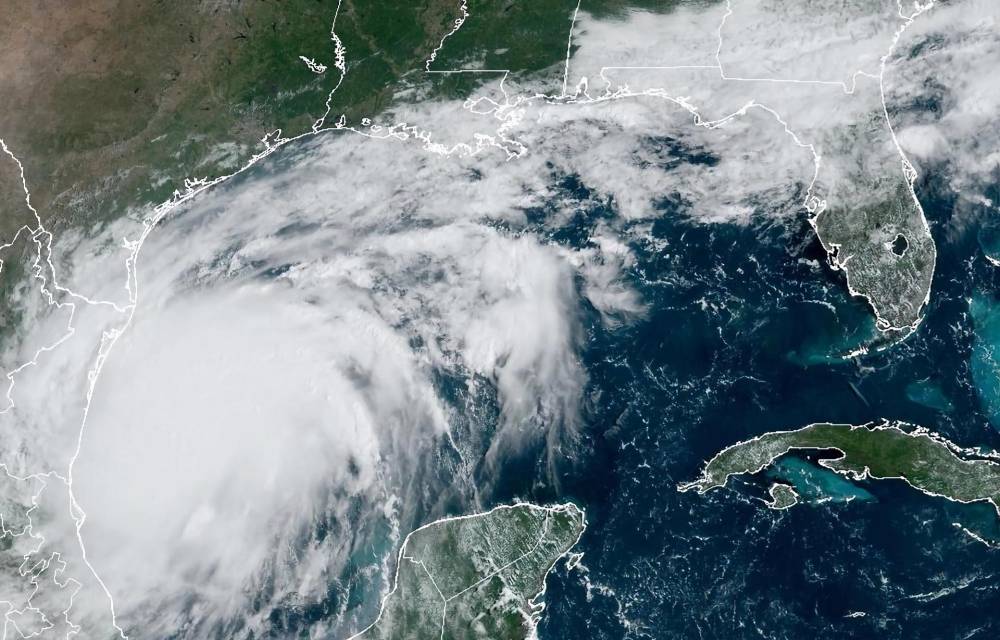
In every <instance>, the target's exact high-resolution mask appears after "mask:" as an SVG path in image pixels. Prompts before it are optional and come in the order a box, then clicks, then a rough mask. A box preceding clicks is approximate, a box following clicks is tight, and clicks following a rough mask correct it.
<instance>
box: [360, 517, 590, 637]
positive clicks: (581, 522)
mask: <svg viewBox="0 0 1000 640" xmlns="http://www.w3.org/2000/svg"><path fill="white" fill-rule="evenodd" d="M585 528H586V520H585V517H584V513H583V511H581V510H580V509H579V508H578V507H577V506H575V505H573V504H562V505H556V506H545V507H543V506H539V505H535V504H530V503H518V504H514V505H504V506H500V507H496V508H494V509H492V510H490V511H488V512H486V513H480V514H475V515H470V516H460V517H453V518H443V519H441V520H437V521H434V522H432V523H430V524H427V525H424V526H422V527H420V528H419V529H416V530H415V531H413V532H412V533H410V535H408V536H407V537H406V539H405V540H404V541H403V545H402V547H401V549H400V551H399V557H398V562H397V567H396V576H395V581H394V584H393V587H392V590H391V591H390V592H389V594H388V595H386V597H385V598H384V599H383V601H382V607H381V610H380V612H379V615H378V618H377V619H376V620H375V622H374V623H372V625H371V626H369V627H368V628H366V629H364V630H362V631H361V632H359V633H358V634H356V635H354V636H352V640H353V639H354V638H358V639H360V638H364V639H365V640H376V639H382V638H385V639H392V640H397V639H399V640H401V639H405V638H413V639H414V640H430V639H432V638H434V639H437V638H449V639H460V638H492V639H495V640H515V639H517V640H523V639H525V638H529V637H532V636H533V635H534V632H535V627H536V625H537V623H538V620H539V619H540V617H541V613H542V610H543V608H544V605H543V604H542V603H541V602H539V599H540V597H541V596H542V595H543V594H544V593H545V578H546V576H547V575H548V573H549V571H551V569H552V567H553V566H554V565H555V563H556V562H557V561H558V560H559V559H560V558H562V557H564V556H566V554H568V553H569V551H570V549H572V548H573V546H574V545H576V543H577V541H579V539H580V536H581V535H583V531H584V529H585Z"/></svg>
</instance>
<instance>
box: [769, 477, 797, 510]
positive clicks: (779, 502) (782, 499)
mask: <svg viewBox="0 0 1000 640" xmlns="http://www.w3.org/2000/svg"><path fill="white" fill-rule="evenodd" d="M768 495H770V496H771V500H770V501H769V502H768V503H767V506H769V507H771V508H772V509H775V510H778V511H780V510H782V509H788V508H789V507H794V506H795V505H797V504H798V503H799V494H798V493H796V492H795V489H793V488H792V487H791V486H789V485H787V484H784V483H782V482H775V483H774V484H772V485H771V488H770V489H769V490H768Z"/></svg>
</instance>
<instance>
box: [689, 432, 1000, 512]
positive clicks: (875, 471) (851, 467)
mask: <svg viewBox="0 0 1000 640" xmlns="http://www.w3.org/2000/svg"><path fill="white" fill-rule="evenodd" d="M828 449H829V450H834V451H837V452H839V453H840V456H839V457H836V458H828V459H824V460H821V461H820V464H821V465H822V466H824V467H826V468H828V469H832V470H833V471H836V472H838V473H842V474H844V475H846V476H848V477H850V478H852V479H863V478H873V479H887V478H898V479H901V480H904V481H906V482H907V483H909V484H910V485H911V486H913V487H914V488H916V489H919V490H920V491H923V492H924V493H928V494H932V495H936V496H942V497H944V498H948V499H949V500H954V501H957V502H988V503H990V504H991V505H993V507H994V509H996V510H997V511H998V514H1000V464H998V463H997V462H996V461H995V460H993V459H990V458H987V457H985V456H974V455H971V454H970V452H967V451H964V450H962V449H959V448H958V447H956V446H955V445H953V444H952V443H950V442H948V441H947V440H945V439H944V438H941V437H940V436H937V435H935V434H932V433H930V432H928V431H927V430H925V429H920V428H913V427H911V426H910V425H907V424H905V423H898V422H897V423H890V422H882V423H877V424H876V423H871V424H865V425H859V426H855V425H847V424H826V423H823V424H813V425H809V426H807V427H803V428H801V429H798V430H796V431H775V432H772V433H766V434H764V435H762V436H758V437H757V438H754V439H752V440H747V441H745V442H739V443H737V444H734V445H732V446H729V447H727V448H725V449H723V450H722V451H720V452H719V453H718V454H716V456H715V457H714V458H712V459H711V460H709V461H708V463H706V464H705V468H704V469H703V470H702V472H701V475H700V476H699V477H698V478H697V479H695V480H694V481H692V482H688V483H685V484H682V485H681V486H680V487H679V489H680V490H681V491H697V492H698V493H702V494H703V493H705V492H707V491H711V490H712V489H717V488H719V487H722V486H725V484H726V481H727V480H728V479H729V477H730V476H734V475H742V474H752V473H757V472H759V471H761V470H763V469H764V468H765V467H767V466H769V465H771V464H772V463H774V462H775V461H776V460H777V459H778V458H780V457H782V456H784V455H786V454H788V453H790V452H794V451H797V450H819V451H822V450H828Z"/></svg>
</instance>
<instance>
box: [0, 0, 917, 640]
mask: <svg viewBox="0 0 1000 640" xmlns="http://www.w3.org/2000/svg"><path fill="white" fill-rule="evenodd" d="M341 3H342V0H341V2H338V5H337V9H336V12H335V15H334V20H333V22H332V24H331V27H330V39H331V42H332V44H333V46H334V58H335V61H334V63H333V64H334V66H335V67H336V68H337V69H338V71H339V72H340V78H339V79H338V82H337V84H336V85H335V87H334V88H333V89H332V90H331V91H330V93H329V94H328V96H327V99H326V104H325V106H326V110H325V112H324V114H323V115H322V116H321V117H320V118H319V119H317V121H316V122H315V123H314V124H313V125H312V127H311V129H310V131H308V132H305V133H302V134H299V135H296V136H293V137H289V138H286V137H283V136H282V131H281V129H276V130H275V131H273V132H271V133H270V134H267V135H265V136H264V137H263V138H262V139H261V145H262V147H263V148H262V149H261V151H259V152H258V153H256V154H254V155H253V156H251V158H250V159H249V160H247V161H246V163H245V164H244V165H243V166H242V167H240V168H239V169H237V170H236V171H234V172H232V173H230V174H226V175H220V176H217V177H215V178H212V179H209V178H188V179H185V180H184V189H183V190H177V191H175V192H174V193H173V195H172V196H171V197H170V198H168V199H167V200H166V201H164V202H162V203H160V204H159V205H157V206H156V207H155V208H154V209H153V213H152V215H151V216H149V217H148V218H146V219H145V220H144V221H143V225H144V226H143V230H142V231H141V232H140V235H139V237H138V238H137V239H135V240H129V239H127V238H125V239H124V240H123V246H124V247H125V248H126V249H128V250H129V256H128V258H126V260H125V264H126V270H127V273H128V275H127V277H126V283H125V288H126V290H127V292H128V297H129V304H128V305H126V306H124V307H121V306H119V305H117V304H116V303H113V302H110V301H103V300H97V301H95V300H90V299H88V298H86V297H84V296H81V295H80V294H78V293H75V292H73V291H70V290H68V289H65V288H63V287H60V286H59V285H58V282H57V280H56V276H55V273H56V271H55V267H54V265H53V264H52V260H51V242H52V236H51V234H50V233H49V232H48V231H46V230H45V229H44V227H43V226H42V224H41V218H40V216H39V215H38V212H37V211H35V209H34V207H33V206H32V205H31V202H30V199H31V198H30V192H29V190H28V187H27V181H26V179H25V177H24V169H23V165H21V162H20V160H19V159H18V158H17V157H16V156H15V155H14V153H12V152H11V151H10V149H9V148H8V147H7V145H6V143H5V142H3V140H2V139H0V143H2V148H3V151H4V152H5V153H6V154H7V155H8V156H10V157H11V158H12V159H13V160H14V161H15V162H16V163H17V164H18V166H19V168H20V172H21V182H22V187H23V189H24V192H25V202H26V204H27V206H28V208H29V209H30V210H31V211H32V213H33V214H34V215H35V217H36V221H37V223H38V227H37V228H36V229H34V230H31V229H28V231H29V232H31V233H32V235H33V237H34V238H35V241H36V244H39V241H38V240H37V238H38V237H40V236H44V237H46V242H45V250H46V256H45V262H46V264H47V267H48V274H43V273H42V272H41V271H40V270H38V269H37V267H38V266H39V265H38V260H36V262H35V265H34V267H35V268H36V272H35V274H34V276H35V277H36V278H38V279H41V280H42V281H43V285H42V286H41V291H42V293H43V294H44V295H46V296H49V300H50V304H51V305H55V306H56V307H57V308H61V307H62V306H63V305H69V306H70V309H71V316H70V320H69V322H68V325H67V333H66V334H65V335H64V336H63V337H62V338H61V339H60V340H59V341H57V342H56V343H55V344H53V345H49V346H48V347H43V348H42V349H40V350H39V351H38V352H37V353H36V354H35V358H33V359H32V360H31V361H29V362H27V363H24V364H23V365H21V366H20V367H18V368H17V369H15V370H14V371H13V372H11V373H8V374H7V377H8V379H9V381H10V386H9V387H8V390H7V397H8V399H10V398H11V395H10V394H11V390H12V388H13V384H14V375H15V373H16V372H18V371H20V370H22V369H23V368H25V367H27V366H32V365H34V364H36V363H37V358H38V356H40V355H41V354H42V353H44V352H45V351H47V350H51V349H53V348H55V347H57V346H59V345H60V344H62V342H63V341H64V340H66V339H69V337H71V336H72V335H73V333H74V331H75V330H74V328H73V325H72V318H73V312H75V309H76V307H75V303H73V302H59V301H57V300H55V298H54V296H53V295H52V293H51V292H50V291H49V290H48V289H47V286H46V285H47V284H48V282H49V281H50V280H51V282H52V285H53V286H54V287H55V289H56V291H58V292H60V293H62V294H65V295H68V296H69V297H71V298H73V299H76V300H79V301H81V302H84V303H87V304H100V305H110V306H111V307H112V308H114V309H115V310H116V311H118V312H121V313H125V314H127V317H126V319H125V321H124V323H123V324H122V325H121V326H120V327H118V328H116V329H112V330H110V331H107V332H105V333H104V334H103V335H102V338H101V344H100V348H99V353H98V356H97V357H96V359H95V361H94V364H93V366H92V368H91V369H90V370H89V371H88V381H89V385H88V390H87V396H86V399H87V403H86V406H85V408H84V415H83V419H82V420H81V424H80V429H79V432H78V437H77V447H76V450H75V452H74V455H73V457H72V459H71V461H70V465H69V473H68V474H67V485H68V487H69V493H70V500H71V505H72V509H73V514H72V515H73V517H74V519H75V520H76V522H77V539H78V543H79V545H80V549H81V553H82V555H83V559H84V563H85V564H86V566H87V567H88V568H89V569H90V571H91V572H92V574H93V575H94V577H95V579H96V580H97V581H98V583H99V584H100V585H101V587H102V589H103V590H104V592H105V594H106V596H107V597H108V600H109V602H110V609H111V615H112V624H113V625H114V627H115V629H116V630H117V631H118V632H119V634H120V636H121V637H122V638H127V637H128V636H127V635H126V634H125V632H124V631H123V630H122V629H121V627H120V626H119V625H118V623H117V619H116V615H115V607H114V599H113V596H112V594H111V593H110V591H109V590H108V588H107V586H106V585H105V584H104V582H103V580H101V578H100V576H99V575H98V573H97V571H96V570H95V569H94V567H93V566H92V565H91V564H90V561H89V559H87V555H86V546H85V544H84V542H83V538H82V535H81V528H82V525H83V522H84V520H85V518H86V514H85V513H84V511H83V509H82V508H81V507H80V505H79V503H78V502H77V501H76V497H75V495H74V494H73V490H72V472H73V466H74V464H75V462H76V459H77V458H78V456H79V453H80V450H81V446H82V442H83V437H84V434H85V430H86V421H87V416H88V415H89V409H90V402H91V400H92V397H93V393H94V389H95V388H96V385H97V382H98V380H99V377H100V373H101V371H102V370H103V366H104V364H105V362H106V360H107V357H108V354H109V353H110V352H111V350H112V349H113V347H114V345H115V344H116V342H117V340H118V338H119V337H120V336H121V335H122V334H123V333H124V332H125V331H127V329H128V328H129V327H130V326H131V323H132V320H133V319H134V316H135V311H136V308H137V304H138V295H139V291H138V274H137V263H138V258H139V254H140V252H141V249H142V246H143V244H144V242H145V240H146V239H147V238H148V237H149V234H150V233H151V232H152V230H153V229H154V228H155V226H156V225H157V223H158V222H159V221H161V220H162V219H164V218H165V217H166V216H167V215H168V214H169V213H170V212H171V211H173V210H174V209H176V208H177V207H179V206H180V205H182V204H184V203H186V202H188V201H189V200H191V199H193V198H194V197H196V196H197V195H199V194H201V193H202V192H204V191H206V190H208V189H210V188H212V187H213V186H216V185H218V184H221V183H222V182H225V181H226V180H228V179H230V178H232V177H233V176H236V175H239V174H240V173H243V172H244V171H247V170H248V169H250V168H251V167H253V166H254V165H256V164H257V162H259V161H260V160H262V159H264V158H266V157H267V156H269V155H270V154H271V153H273V152H275V151H276V150H278V149H279V148H281V147H282V146H284V145H285V144H287V143H289V142H293V141H296V140H299V139H302V138H305V137H306V136H311V135H315V134H318V133H322V132H327V131H350V132H352V133H356V134H359V135H362V136H365V137H369V138H375V139H395V140H398V141H404V140H409V139H411V138H412V139H414V140H416V141H420V142H423V143H424V148H425V150H426V151H428V152H431V153H437V154H441V155H451V154H474V153H478V152H479V151H481V150H483V149H485V148H490V147H496V148H499V149H501V150H503V151H505V152H506V153H507V155H508V159H513V158H516V157H518V156H520V155H522V154H523V153H524V152H525V151H526V148H525V147H524V146H523V145H522V144H521V143H520V142H518V141H516V140H513V139H510V138H508V137H506V135H505V134H506V131H507V130H508V129H510V128H511V127H512V126H513V125H514V124H515V123H516V122H517V120H518V119H519V117H520V116H519V114H518V107H521V106H522V105H527V104H530V103H531V102H533V101H535V100H539V99H541V100H545V101H547V102H549V103H553V102H556V103H560V102H561V103H577V104H579V103H600V102H604V101H609V100H619V99H625V98H632V97H639V96H654V97H660V98H664V99H667V100H669V101H671V102H673V103H675V104H677V105H679V106H681V107H682V108H684V109H686V110H687V111H689V112H690V113H691V114H692V116H693V117H694V122H695V125H696V126H703V127H707V128H712V127H715V126H720V125H721V124H723V123H725V122H726V121H727V120H729V119H732V118H734V117H737V116H740V115H743V114H745V113H746V112H747V110H748V109H750V108H755V107H756V108H760V109H763V110H765V111H767V112H768V113H770V114H771V115H772V116H773V117H775V118H776V119H777V121H778V122H779V123H781V124H782V126H784V128H785V131H786V132H787V133H788V134H789V135H790V136H791V137H792V139H793V140H794V141H795V143H796V144H797V145H799V146H801V147H805V148H808V149H810V151H811V152H812V153H813V156H814V160H815V171H814V176H813V181H812V182H811V183H810V187H809V189H808V191H807V197H806V200H805V206H806V208H807V209H808V210H809V211H814V210H815V209H816V207H820V206H823V205H824V204H825V203H823V202H822V201H820V200H819V199H817V198H816V197H815V196H813V195H812V188H813V186H814V185H815V181H816V177H817V176H818V173H819V169H820V156H819V155H818V153H817V152H816V150H815V147H814V146H813V145H812V144H806V143H803V142H802V141H801V140H800V139H799V138H798V136H797V135H796V134H795V133H794V132H793V131H792V130H791V129H790V128H789V127H788V125H787V123H786V122H785V121H784V120H783V119H782V118H781V117H780V116H779V114H778V112H777V111H775V110H774V109H771V108H769V107H767V106H766V105H763V104H759V103H757V102H753V101H752V102H751V103H748V104H747V105H744V107H742V108H740V109H739V110H737V111H736V112H734V113H732V114H730V115H729V116H725V117H723V118H720V119H718V120H716V121H712V122H705V121H703V120H702V118H701V116H700V115H699V114H698V110H697V107H695V106H694V105H692V104H691V103H690V102H688V101H687V100H686V99H684V98H683V97H672V96H669V95H667V94H666V92H665V91H664V90H662V89H659V90H657V89H653V90H647V91H643V92H631V91H627V90H624V89H620V90H618V91H616V92H614V93H611V92H606V93H605V95H604V96H600V97H597V98H591V97H590V96H589V95H587V94H586V92H585V91H584V92H583V93H582V95H583V96H584V97H585V98H586V100H581V99H580V97H581V93H580V90H579V87H577V92H576V93H575V94H574V95H567V93H566V91H567V89H568V77H569V75H568V74H569V68H570V65H569V58H570V57H571V53H572V37H573V29H574V27H575V23H576V18H577V14H578V11H579V2H578V5H577V10H576V11H575V12H574V15H573V23H572V24H571V27H570V33H569V38H568V41H567V61H566V65H565V67H564V75H563V92H562V94H561V95H558V96H551V95H547V94H535V95H534V96H530V97H521V96H519V97H517V98H516V99H515V100H514V101H511V100H510V97H509V96H508V95H507V93H506V90H505V89H504V81H505V80H506V78H507V76H508V75H509V74H510V69H453V70H427V67H429V66H430V63H431V62H433V59H431V60H429V61H428V62H427V63H426V64H425V70H427V72H428V73H498V74H503V78H501V81H500V89H501V91H502V92H503V94H504V97H505V102H504V103H503V104H500V103H497V102H496V101H494V100H492V99H489V98H483V97H480V98H476V99H470V100H468V101H467V103H466V106H467V108H469V110H470V111H472V112H473V113H477V114H482V115H485V114H489V113H494V115H495V117H497V119H499V120H500V121H501V125H500V126H499V127H498V129H497V131H496V135H495V136H489V135H483V134H477V135H476V142H475V144H474V145H470V144H468V143H456V144H453V145H452V146H450V147H449V146H446V145H443V144H441V143H437V142H434V141H433V140H432V132H430V131H427V130H424V129H421V128H420V127H417V126H412V125H408V124H406V123H405V122H403V123H396V124H393V125H390V126H382V125H377V124H372V123H371V120H370V119H367V118H366V119H364V120H362V125H363V126H365V127H366V129H365V130H362V129H357V128H355V127H348V126H346V121H345V117H344V116H343V115H341V117H340V118H339V120H338V121H337V122H336V123H335V124H334V125H333V126H329V125H327V124H326V119H327V118H328V117H329V115H330V111H331V109H332V106H331V105H332V99H333V95H334V93H335V92H336V91H337V89H339V87H340V86H341V84H342V82H343V79H344V77H345V76H346V74H347V67H346V55H347V51H346V48H345V47H344V45H343V43H342V41H341V40H340V38H339V37H338V36H337V34H336V21H337V16H339V12H340V8H341ZM726 4H727V13H726V15H725V16H724V17H723V21H722V23H720V26H719V39H720V41H719V48H717V50H716V56H717V61H718V55H719V53H720V52H721V47H722V26H723V24H724V21H725V18H726V17H728V16H729V15H730V14H731V11H732V9H731V3H730V0H727V3H726ZM897 5H898V7H899V16H900V18H901V19H903V20H904V21H905V23H904V24H903V25H902V26H901V27H900V28H899V30H898V31H897V33H896V37H895V39H894V40H893V43H892V46H891V47H890V49H889V51H888V52H887V53H886V55H885V56H884V57H883V59H882V65H881V73H880V75H879V80H880V87H881V89H882V106H883V112H884V116H885V118H886V120H887V122H888V111H887V108H886V105H885V93H884V82H883V81H884V75H885V65H886V62H887V60H888V57H889V56H890V55H891V53H892V51H893V49H894V48H895V46H896V44H897V42H898V40H899V38H900V37H901V35H902V33H903V31H904V30H905V29H906V28H907V27H908V26H909V25H910V24H911V23H912V22H913V20H914V19H915V18H916V17H917V16H919V15H920V14H922V13H923V12H924V11H926V10H928V9H930V8H931V7H932V6H933V5H934V0H928V1H927V2H926V3H924V4H921V3H919V2H916V1H915V2H914V3H913V5H914V12H913V13H910V14H907V13H905V12H904V10H903V6H902V0H897ZM461 7H465V8H466V9H467V4H466V0H462V5H461ZM464 21H465V18H464V17H463V18H462V22H463V23H464ZM460 27H461V25H460V24H456V27H455V29H453V30H452V32H451V33H449V34H448V35H452V34H453V33H454V32H455V31H457V29H458V28H460ZM448 35H446V36H445V38H442V41H441V43H439V47H438V49H436V50H435V52H437V51H439V50H440V48H441V47H443V45H444V40H445V39H446V38H447V37H448ZM433 57H435V58H436V53H435V54H434V56H433ZM309 60H310V61H313V62H314V59H313V58H309ZM317 64H319V63H317ZM607 68H609V69H610V68H614V67H607ZM689 68H701V67H689ZM705 68H715V67H710V66H708V67H705ZM718 70H719V71H720V73H723V79H727V80H733V81H744V80H747V79H740V78H726V77H725V76H724V72H723V71H722V69H721V64H720V65H719V67H718ZM858 73H861V72H857V73H856V74H855V78H856V76H857V75H858ZM865 75H869V74H865ZM753 81H758V82H760V81H766V82H776V83H777V82H789V83H808V84H825V83H827V82H829V81H803V80H783V79H780V78H766V79H764V78H762V79H754V80H753ZM840 84H841V85H842V86H843V87H844V88H845V90H846V89H847V87H846V84H844V83H840ZM482 102H487V103H492V104H493V107H494V108H493V109H492V110H488V111H485V112H481V111H477V110H476V107H477V105H479V104H480V103H482ZM888 125H889V127H890V131H891V132H892V127H891V122H888ZM892 137H893V141H894V143H895V144H896V148H897V151H898V152H899V154H900V156H901V158H902V162H903V166H904V173H905V174H906V177H907V178H908V182H909V187H910V191H911V195H912V196H913V198H914V200H915V201H916V202H917V206H918V207H919V206H920V205H919V201H917V200H916V196H915V194H914V192H913V186H912V185H913V180H914V179H915V171H913V168H912V165H910V164H909V162H908V161H907V159H906V157H905V155H904V154H903V151H902V149H901V147H900V146H899V143H898V140H897V139H896V136H895V133H894V132H892ZM920 213H921V216H922V217H923V223H924V225H925V228H927V229H929V225H927V221H926V217H924V216H923V209H922V208H920ZM21 231H23V229H22V230H19V231H18V233H21ZM15 240H16V236H15ZM12 242H13V241H12ZM4 246H9V245H4ZM39 251H40V252H41V248H40V247H39ZM40 259H41V254H39V260H40ZM848 289H849V291H850V292H851V294H852V295H859V296H861V297H863V298H865V299H866V300H868V302H869V305H870V306H872V309H873V310H874V312H875V315H876V318H877V319H881V316H880V315H879V310H878V309H877V308H875V307H874V305H872V304H871V302H872V301H871V299H870V298H868V296H866V295H864V294H860V293H859V292H857V291H854V290H853V289H851V287H850V284H849V283H848ZM929 296H930V292H929V291H928V293H927V296H926V297H925V300H924V304H926V303H927V301H928V300H929ZM921 319H922V318H920V319H918V320H917V321H915V322H914V324H913V326H912V327H909V328H908V329H909V330H911V331H912V329H915V328H916V326H917V325H918V324H919V323H920V321H921ZM9 408H10V407H8V408H7V409H4V411H7V410H9ZM71 606H72V605H71ZM71 606H70V607H68V608H67V610H66V612H64V613H67V614H68V611H69V609H70V608H71ZM67 620H68V615H67Z"/></svg>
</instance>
